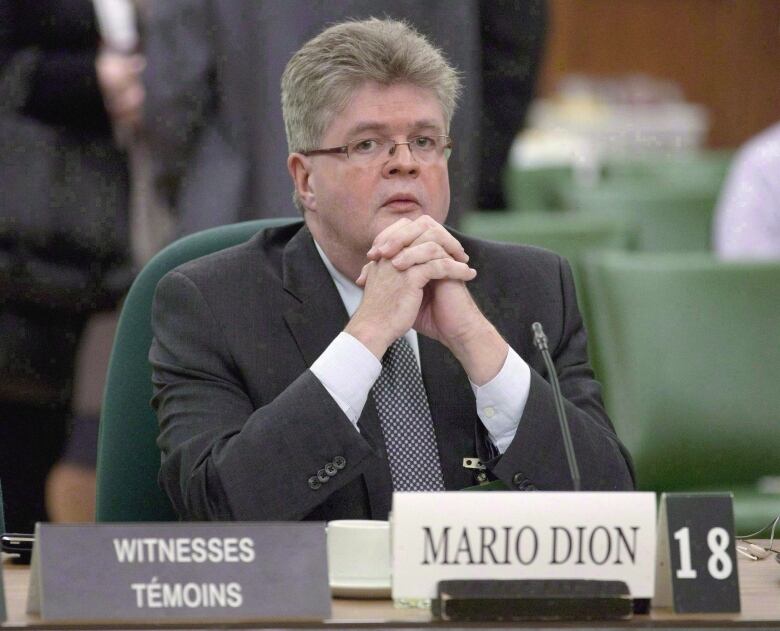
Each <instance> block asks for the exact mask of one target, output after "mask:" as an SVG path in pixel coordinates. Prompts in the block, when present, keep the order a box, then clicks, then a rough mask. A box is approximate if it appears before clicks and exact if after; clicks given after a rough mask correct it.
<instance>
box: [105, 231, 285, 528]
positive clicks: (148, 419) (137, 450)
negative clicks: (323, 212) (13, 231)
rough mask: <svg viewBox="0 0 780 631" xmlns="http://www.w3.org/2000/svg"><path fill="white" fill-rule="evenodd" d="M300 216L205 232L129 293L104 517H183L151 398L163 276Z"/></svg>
mask: <svg viewBox="0 0 780 631" xmlns="http://www.w3.org/2000/svg"><path fill="white" fill-rule="evenodd" d="M293 221H297V219H287V218H277V219H260V220H256V221H248V222H244V223H238V224H232V225H227V226H220V227H218V228H212V229H209V230H204V231H203V232H199V233H196V234H193V235H190V236H187V237H184V238H183V239H180V240H178V241H176V242H174V243H172V244H171V245H170V246H168V247H167V248H165V249H164V250H163V251H162V252H160V253H159V254H158V255H157V256H155V257H154V258H153V259H152V260H151V261H150V262H149V264H148V265H147V266H146V267H145V268H144V269H143V271H142V272H141V273H140V274H139V275H138V277H137V278H136V280H135V282H134V283H133V286H132V287H131V288H130V292H129V293H128V295H127V299H126V300H125V303H124V306H123V308H122V314H121V316H120V318H119V326H118V328H117V334H116V338H115V341H114V347H113V350H112V353H111V361H110V364H109V368H108V377H107V383H106V391H105V396H104V399H103V408H102V415H101V422H100V436H99V439H98V460H97V514H96V519H97V521H98V522H118V521H126V522H133V521H172V520H176V519H177V517H176V514H175V513H174V512H173V509H172V507H171V505H170V502H169V501H168V498H167V497H166V496H165V494H164V493H163V492H162V490H161V489H160V487H159V486H158V484H157V473H158V471H159V469H160V451H159V449H158V448H157V444H156V440H157V431H158V427H157V418H156V417H155V414H154V412H153V411H152V408H151V407H150V405H149V401H150V399H151V397H152V382H151V376H152V371H151V367H150V366H149V361H148V359H147V354H148V352H149V345H150V344H151V342H152V329H151V310H152V300H153V298H154V291H155V288H156V287H157V283H158V282H159V280H160V279H161V278H162V277H163V276H164V275H165V274H166V273H167V272H168V271H169V270H171V269H173V268H174V267H177V266H178V265H181V264H182V263H185V262H187V261H190V260H192V259H194V258H198V257H200V256H205V255H206V254H210V253H211V252H216V251H217V250H222V249H224V248H228V247H230V246H233V245H237V244H239V243H242V242H243V241H246V240H247V239H249V238H250V237H252V235H254V234H255V233H256V232H258V231H260V230H263V229H265V228H269V227H272V226H279V225H284V224H288V223H292V222H293Z"/></svg>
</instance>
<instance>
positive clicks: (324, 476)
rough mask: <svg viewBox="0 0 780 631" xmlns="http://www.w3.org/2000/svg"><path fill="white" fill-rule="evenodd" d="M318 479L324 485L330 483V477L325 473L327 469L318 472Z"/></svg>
mask: <svg viewBox="0 0 780 631" xmlns="http://www.w3.org/2000/svg"><path fill="white" fill-rule="evenodd" d="M317 479H318V480H319V481H320V482H322V483H323V484H324V483H325V482H330V476H329V475H328V474H327V473H326V472H325V469H320V470H319V471H317Z"/></svg>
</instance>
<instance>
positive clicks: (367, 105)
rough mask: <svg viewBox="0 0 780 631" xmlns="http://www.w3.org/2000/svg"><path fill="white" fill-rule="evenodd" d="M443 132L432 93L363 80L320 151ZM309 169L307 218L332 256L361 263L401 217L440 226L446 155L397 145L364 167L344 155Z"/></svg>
mask: <svg viewBox="0 0 780 631" xmlns="http://www.w3.org/2000/svg"><path fill="white" fill-rule="evenodd" d="M446 131H447V128H446V123H445V120H444V114H443V112H442V109H441V105H440V104H439V101H438V99H437V98H436V96H435V95H434V94H433V92H431V91H429V90H426V89H423V88H419V87H415V86H412V85H409V84H397V85H392V86H389V87H388V86H382V85H380V84H376V83H367V84H365V85H364V86H363V87H361V88H360V89H358V90H356V91H355V92H354V94H353V96H352V99H351V100H350V102H349V104H348V105H347V107H346V108H345V109H344V110H343V111H342V112H341V113H339V114H338V115H336V116H335V117H334V118H333V120H332V121H331V123H330V125H329V126H328V128H327V130H326V132H325V134H324V136H323V138H322V142H321V143H320V147H321V148H330V147H338V146H341V145H345V144H347V143H349V142H351V141H356V140H361V139H365V138H382V139H385V138H386V139H392V140H393V141H395V142H405V141H407V140H409V139H410V138H412V137H414V136H419V135H425V136H435V135H440V134H445V133H446ZM412 151H413V150H412ZM306 164H308V173H309V178H308V187H309V194H308V195H306V196H305V197H303V203H304V206H306V208H307V212H306V220H307V224H308V225H309V228H310V229H311V231H312V234H313V235H314V237H315V239H317V241H318V242H319V243H320V245H322V247H323V248H324V249H325V251H326V253H328V255H329V256H333V255H337V256H338V258H340V259H343V258H344V257H345V256H347V257H349V258H351V259H352V260H356V259H358V258H360V259H361V260H362V259H363V258H364V257H365V254H366V252H367V251H368V249H369V248H370V247H371V243H372V241H373V240H374V237H376V235H377V234H379V233H380V232H381V231H382V230H384V229H385V228H387V227H388V226H389V225H391V224H393V223H394V222H396V221H397V220H398V219H400V218H401V217H407V218H409V219H415V218H417V217H419V216H421V215H430V216H431V217H433V218H434V219H435V220H436V221H438V222H440V223H442V222H444V220H445V219H446V217H447V211H448V209H449V205H450V186H449V179H448V175H447V159H446V158H445V157H444V156H443V155H442V156H440V157H437V158H436V159H433V160H430V161H426V160H422V159H418V157H416V156H415V155H414V153H412V152H410V149H409V147H408V146H407V145H399V146H397V147H396V149H395V152H394V155H390V153H389V150H386V152H385V154H384V157H383V158H382V159H381V161H380V162H379V163H378V164H364V163H361V162H360V161H359V160H355V159H354V155H353V157H351V158H348V157H347V155H346V154H328V155H315V156H310V157H308V158H307V163H306ZM299 190H300V188H299Z"/></svg>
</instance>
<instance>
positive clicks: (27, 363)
mask: <svg viewBox="0 0 780 631" xmlns="http://www.w3.org/2000/svg"><path fill="white" fill-rule="evenodd" d="M99 45H100V39H99V35H98V30H97V27H96V19H95V13H94V7H93V4H92V2H91V1H90V0H39V1H36V2H28V1H25V0H0V110H1V111H0V187H1V188H2V189H3V197H2V200H1V201H0V304H2V308H1V309H0V338H2V343H1V344H0V479H2V484H3V491H4V501H5V510H6V522H7V528H8V529H9V530H16V531H30V530H32V528H33V526H34V523H35V522H36V521H40V520H45V519H46V517H47V513H46V510H45V507H44V480H45V478H46V475H47V473H48V471H49V469H50V468H51V466H52V463H53V462H54V461H55V460H56V459H57V457H58V455H59V454H60V452H61V450H62V446H63V442H64V440H65V437H66V433H67V426H68V421H69V417H70V410H71V402H72V393H73V388H72V385H73V372H74V359H75V354H76V348H77V345H78V342H79V339H80V337H81V334H82V332H83V329H84V324H85V322H86V321H87V319H88V318H89V316H90V314H93V313H96V312H98V311H100V310H104V309H110V308H112V307H113V306H114V305H115V304H116V302H117V300H118V297H119V296H121V295H122V294H123V293H124V291H125V290H126V288H127V286H128V284H129V281H130V279H131V278H132V272H131V269H130V266H129V256H128V247H127V244H128V222H127V199H128V172H127V161H126V157H125V155H124V153H123V152H122V151H120V150H119V149H118V148H117V147H116V145H115V142H114V138H113V131H112V126H111V115H110V114H109V111H110V112H111V114H113V115H114V116H117V115H118V114H120V115H122V116H124V114H125V109H123V108H124V104H125V102H124V101H123V100H121V99H115V98H112V97H111V96H110V95H109V96H108V98H106V96H105V95H104V93H103V92H102V91H101V83H100V80H99V76H98V69H97V61H98V57H99ZM136 63H137V62H136ZM104 83H105V82H104ZM106 103H109V107H108V108H107V107H106Z"/></svg>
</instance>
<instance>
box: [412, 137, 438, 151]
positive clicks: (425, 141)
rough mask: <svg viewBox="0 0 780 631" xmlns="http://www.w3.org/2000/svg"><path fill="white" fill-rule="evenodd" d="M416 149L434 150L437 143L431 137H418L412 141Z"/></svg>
mask: <svg viewBox="0 0 780 631" xmlns="http://www.w3.org/2000/svg"><path fill="white" fill-rule="evenodd" d="M412 142H413V143H414V146H415V148H416V149H433V148H434V147H435V146H436V141H435V140H434V139H433V138H431V137H430V136H416V137H415V138H413V139H412Z"/></svg>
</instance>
